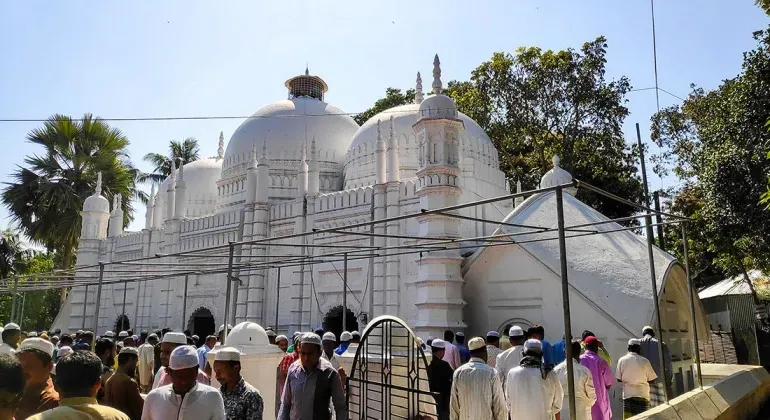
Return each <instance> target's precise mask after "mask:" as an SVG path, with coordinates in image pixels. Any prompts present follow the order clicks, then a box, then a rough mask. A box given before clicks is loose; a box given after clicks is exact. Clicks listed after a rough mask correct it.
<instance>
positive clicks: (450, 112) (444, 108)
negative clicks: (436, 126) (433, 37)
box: [420, 54, 457, 120]
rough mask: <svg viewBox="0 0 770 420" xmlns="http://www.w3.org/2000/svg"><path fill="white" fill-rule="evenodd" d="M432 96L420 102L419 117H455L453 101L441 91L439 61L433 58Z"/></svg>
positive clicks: (455, 107)
mask: <svg viewBox="0 0 770 420" xmlns="http://www.w3.org/2000/svg"><path fill="white" fill-rule="evenodd" d="M433 93H434V95H433V96H429V97H428V98H426V99H425V100H423V101H422V102H421V103H420V119H421V120H425V119H428V120H430V119H457V105H456V104H455V101H454V100H453V99H452V98H450V97H448V96H446V95H444V94H442V93H441V62H440V61H439V59H438V54H436V56H435V57H434V58H433Z"/></svg>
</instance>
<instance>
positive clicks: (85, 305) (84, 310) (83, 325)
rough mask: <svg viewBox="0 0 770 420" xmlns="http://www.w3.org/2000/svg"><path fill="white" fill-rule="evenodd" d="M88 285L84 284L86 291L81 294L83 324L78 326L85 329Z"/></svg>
mask: <svg viewBox="0 0 770 420" xmlns="http://www.w3.org/2000/svg"><path fill="white" fill-rule="evenodd" d="M88 286H89V285H88V284H86V291H85V294H84V295H83V324H82V325H81V327H80V329H81V330H85V329H86V315H87V314H88V312H87V309H86V308H87V305H88Z"/></svg>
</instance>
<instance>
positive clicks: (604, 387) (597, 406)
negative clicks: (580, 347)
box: [580, 336, 615, 420]
mask: <svg viewBox="0 0 770 420" xmlns="http://www.w3.org/2000/svg"><path fill="white" fill-rule="evenodd" d="M583 344H584V345H585V348H586V351H585V353H583V354H582V355H580V364H581V365H583V366H585V367H587V368H588V370H590V371H591V379H593V381H594V389H595V390H596V403H594V405H593V406H592V407H591V417H592V418H593V420H609V419H610V418H612V409H611V407H610V396H609V389H610V387H611V386H612V383H613V382H615V377H614V375H613V374H612V369H611V368H610V366H609V365H608V364H607V362H605V361H604V359H602V357H601V356H599V355H598V354H597V353H596V352H597V351H598V350H599V340H598V339H597V338H596V337H593V336H591V337H586V339H585V340H583Z"/></svg>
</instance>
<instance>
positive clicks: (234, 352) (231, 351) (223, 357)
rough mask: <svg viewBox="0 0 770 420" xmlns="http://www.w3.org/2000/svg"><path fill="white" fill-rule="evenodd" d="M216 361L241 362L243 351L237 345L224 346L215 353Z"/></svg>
mask: <svg viewBox="0 0 770 420" xmlns="http://www.w3.org/2000/svg"><path fill="white" fill-rule="evenodd" d="M214 361H220V362H240V361H241V352H240V351H238V349H236V348H235V347H222V348H221V349H219V350H217V351H216V353H214Z"/></svg>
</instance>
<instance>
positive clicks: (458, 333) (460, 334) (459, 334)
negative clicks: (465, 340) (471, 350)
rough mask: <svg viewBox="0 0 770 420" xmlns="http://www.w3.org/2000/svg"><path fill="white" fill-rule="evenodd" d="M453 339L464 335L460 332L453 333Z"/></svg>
mask: <svg viewBox="0 0 770 420" xmlns="http://www.w3.org/2000/svg"><path fill="white" fill-rule="evenodd" d="M455 337H465V333H464V332H462V331H457V332H456V333H455Z"/></svg>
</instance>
